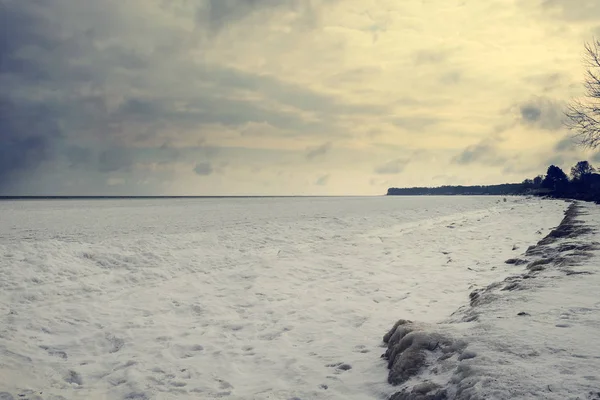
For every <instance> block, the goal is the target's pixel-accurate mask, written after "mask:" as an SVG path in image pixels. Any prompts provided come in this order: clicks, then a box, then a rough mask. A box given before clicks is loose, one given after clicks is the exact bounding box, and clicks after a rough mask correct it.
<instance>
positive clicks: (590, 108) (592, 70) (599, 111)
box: [566, 39, 600, 148]
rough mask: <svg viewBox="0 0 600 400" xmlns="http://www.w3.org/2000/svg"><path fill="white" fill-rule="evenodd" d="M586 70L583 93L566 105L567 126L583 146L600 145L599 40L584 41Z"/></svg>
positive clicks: (593, 146) (594, 146)
mask: <svg viewBox="0 0 600 400" xmlns="http://www.w3.org/2000/svg"><path fill="white" fill-rule="evenodd" d="M585 50H586V64H587V71H586V74H585V79H584V86H585V95H584V99H582V100H574V101H573V102H572V103H571V104H570V105H569V107H568V110H567V113H566V116H567V126H568V127H569V129H571V130H572V131H573V132H575V137H576V138H577V139H578V141H579V144H581V145H583V146H585V147H591V148H596V147H598V146H599V145H600V41H599V40H596V39H594V41H593V42H592V43H591V44H590V43H586V45H585Z"/></svg>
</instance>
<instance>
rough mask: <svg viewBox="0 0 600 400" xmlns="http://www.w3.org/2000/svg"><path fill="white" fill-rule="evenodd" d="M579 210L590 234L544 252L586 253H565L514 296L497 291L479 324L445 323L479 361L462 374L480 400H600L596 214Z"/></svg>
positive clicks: (589, 207)
mask: <svg viewBox="0 0 600 400" xmlns="http://www.w3.org/2000/svg"><path fill="white" fill-rule="evenodd" d="M577 204H578V206H579V207H580V208H581V214H580V215H578V216H577V218H576V219H577V220H579V221H581V222H583V224H584V225H583V226H584V227H588V228H591V229H592V230H593V231H591V232H587V233H585V234H583V235H580V236H576V237H573V238H562V239H558V240H556V242H555V243H552V244H550V245H548V248H554V249H557V248H559V249H560V247H561V246H566V245H569V246H572V245H580V246H581V245H584V247H585V246H590V247H591V249H590V250H586V251H579V254H578V251H576V250H575V251H562V252H561V253H559V254H558V256H559V257H552V258H553V259H552V262H551V263H547V264H544V268H545V269H544V270H542V271H540V272H539V273H536V274H535V276H534V277H532V278H529V279H524V280H517V281H516V282H518V285H519V286H518V288H517V290H500V291H497V292H496V293H494V294H493V301H489V302H485V304H482V305H480V306H477V307H476V308H477V314H478V320H477V321H474V322H470V323H458V324H454V323H452V322H451V321H449V322H450V324H451V325H452V327H453V329H454V331H453V332H454V334H455V336H456V337H460V338H462V339H465V340H466V341H467V342H469V350H471V351H473V352H474V353H475V354H477V356H476V357H475V358H473V359H470V360H468V361H466V362H464V366H465V367H466V368H464V369H465V370H466V371H468V372H467V375H470V376H471V378H470V379H471V382H469V385H473V387H474V389H475V390H474V392H475V393H477V395H478V396H479V398H483V399H490V400H492V399H548V400H566V399H573V400H574V399H581V400H582V399H589V400H592V399H595V400H598V399H600V336H599V334H600V295H599V293H600V292H599V288H600V274H599V272H600V271H599V270H600V258H599V257H598V255H599V253H598V250H600V246H599V245H600V232H599V231H598V228H600V207H599V206H598V205H596V204H592V203H583V202H578V203H577ZM544 257H545V256H544ZM563 257H566V259H563ZM569 257H571V258H570V259H569ZM531 259H532V258H531V257H530V260H531ZM533 259H539V257H537V258H536V257H534V258H533ZM549 259H550V258H544V260H549ZM523 270H524V268H520V269H519V268H516V269H515V271H514V272H516V273H520V272H522V271H523ZM466 310H467V308H465V309H464V310H459V312H457V313H456V314H455V316H454V317H453V318H456V317H457V316H460V315H461V314H462V313H463V311H466ZM422 378H423V377H421V379H422Z"/></svg>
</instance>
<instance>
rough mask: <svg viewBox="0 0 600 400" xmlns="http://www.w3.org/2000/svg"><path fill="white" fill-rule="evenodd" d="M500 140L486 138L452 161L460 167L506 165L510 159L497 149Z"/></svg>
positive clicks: (468, 147)
mask: <svg viewBox="0 0 600 400" xmlns="http://www.w3.org/2000/svg"><path fill="white" fill-rule="evenodd" d="M499 140H500V139H498V138H495V137H494V138H486V139H484V140H483V141H481V142H480V143H478V144H474V145H471V146H467V147H466V148H465V149H464V150H463V151H462V152H460V153H459V154H458V155H457V156H455V157H454V158H453V159H452V163H454V164H458V165H471V164H482V165H491V166H499V165H503V164H504V163H506V162H507V161H508V160H509V158H508V157H506V156H504V155H503V154H501V153H500V151H499V150H498V148H497V143H498V142H499Z"/></svg>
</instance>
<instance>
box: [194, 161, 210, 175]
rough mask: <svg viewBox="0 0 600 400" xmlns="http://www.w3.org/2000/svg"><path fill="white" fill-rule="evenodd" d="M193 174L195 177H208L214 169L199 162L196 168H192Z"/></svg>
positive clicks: (205, 163)
mask: <svg viewBox="0 0 600 400" xmlns="http://www.w3.org/2000/svg"><path fill="white" fill-rule="evenodd" d="M194 172H195V173H196V175H200V176H208V175H211V174H212V173H213V172H214V169H213V167H212V165H211V164H210V163H207V162H201V163H197V164H196V166H195V167H194Z"/></svg>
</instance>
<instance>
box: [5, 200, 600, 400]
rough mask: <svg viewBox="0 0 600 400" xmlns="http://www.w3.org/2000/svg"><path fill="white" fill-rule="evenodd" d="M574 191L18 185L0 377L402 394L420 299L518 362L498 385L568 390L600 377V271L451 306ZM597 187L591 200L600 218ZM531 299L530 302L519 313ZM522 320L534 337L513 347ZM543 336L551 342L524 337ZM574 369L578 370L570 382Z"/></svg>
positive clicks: (89, 391) (72, 389) (108, 385)
mask: <svg viewBox="0 0 600 400" xmlns="http://www.w3.org/2000/svg"><path fill="white" fill-rule="evenodd" d="M567 206H568V204H567V203H565V202H562V201H545V200H540V199H525V198H518V197H509V198H508V200H507V201H506V202H504V201H502V198H498V197H416V198H392V197H382V198H270V199H202V200H198V199H180V200H101V201H99V200H96V201H82V200H69V201H4V202H0V221H1V222H0V393H2V392H3V393H4V395H6V396H8V394H9V393H10V394H11V395H12V396H14V398H32V399H33V398H36V397H35V396H39V397H38V398H42V399H59V398H66V399H72V398H81V399H171V398H173V399H175V398H177V399H180V398H190V399H192V398H193V399H216V398H226V399H284V400H286V399H303V400H306V399H384V398H387V397H389V396H390V395H391V394H393V393H396V392H397V391H398V390H399V388H398V387H393V386H391V385H389V384H388V383H387V369H386V362H385V360H382V359H381V358H380V355H381V354H382V353H383V352H384V351H385V348H383V347H382V342H381V337H382V335H383V334H384V333H385V332H386V331H387V330H388V329H389V328H390V327H391V325H392V324H393V323H394V322H395V321H396V320H398V319H400V318H405V319H410V320H414V321H419V322H420V323H423V324H429V325H431V326H438V325H440V326H442V325H447V326H452V328H451V330H452V333H453V334H455V335H457V336H460V337H464V338H465V339H467V341H468V342H469V349H472V351H474V352H475V353H477V357H475V358H473V359H469V360H465V362H466V363H471V364H473V367H477V366H478V365H479V367H480V369H481V370H482V371H483V370H485V368H489V367H486V366H489V365H506V366H507V367H506V368H504V367H503V368H497V369H494V370H490V371H491V372H490V371H488V372H489V373H488V375H486V376H492V375H494V374H495V375H494V376H493V377H492V379H497V381H498V382H499V383H498V385H500V384H501V383H502V379H505V377H506V376H509V375H510V374H516V375H514V376H511V381H510V382H509V383H508V384H510V385H513V386H515V385H516V384H515V380H518V379H521V377H523V378H522V379H537V381H536V382H537V384H536V385H537V386H532V387H533V388H534V389H535V390H538V391H541V390H542V389H543V390H545V392H543V394H542V396H541V397H538V398H556V399H559V398H561V399H562V398H569V397H568V396H567V397H564V396H563V397H560V395H561V394H562V395H564V394H569V393H575V392H576V391H577V390H579V389H578V388H582V387H584V386H585V385H588V386H589V385H590V384H592V385H593V384H595V382H594V379H592V378H593V377H595V376H596V373H595V372H594V371H592V370H591V368H598V367H600V364H599V363H598V357H600V352H599V351H598V341H597V340H596V341H595V340H594V338H593V336H585V335H588V334H589V332H591V330H590V329H591V327H594V328H595V329H597V327H598V321H600V316H599V313H598V311H599V310H598V308H599V307H600V303H598V301H600V300H596V299H594V293H593V292H590V290H591V289H590V288H591V287H592V286H591V285H594V284H595V285H596V287H598V284H599V283H600V281H599V278H596V275H595V274H592V275H583V274H572V275H568V276H567V275H564V274H563V275H561V276H560V277H558V278H557V279H553V278H550V277H548V279H547V280H544V279H542V278H540V279H537V281H540V282H542V283H539V285H538V286H537V287H534V288H531V289H530V290H523V291H506V292H505V293H507V296H512V297H514V298H512V297H510V298H508V297H507V300H502V301H499V302H491V303H490V304H487V305H485V307H487V308H486V311H485V312H482V313H481V314H482V315H484V316H483V317H481V318H480V319H479V320H478V321H471V322H457V321H453V322H452V321H451V322H449V320H451V319H452V318H455V319H456V318H458V316H459V315H460V314H461V313H462V311H461V307H464V306H465V304H468V302H469V296H468V295H469V293H470V292H472V291H473V290H475V289H483V288H486V287H488V286H489V285H490V284H491V283H493V282H498V281H502V280H504V279H505V278H506V277H507V276H509V275H512V274H515V273H517V272H518V271H522V270H524V269H525V266H523V265H521V266H516V265H512V264H506V263H504V261H505V260H506V259H509V258H511V257H520V256H522V255H523V253H524V252H525V251H526V249H527V248H528V247H529V246H530V245H533V244H535V243H536V242H538V241H539V240H540V239H541V238H543V237H544V236H545V235H546V234H548V232H549V231H550V229H551V228H553V227H556V226H557V225H558V224H559V222H560V221H561V219H562V218H563V211H564V210H565V209H566V208H567ZM586 207H588V214H587V215H585V216H582V217H581V218H586V219H588V220H589V223H590V224H596V225H598V224H600V213H599V212H598V211H596V209H595V208H594V207H595V206H586ZM589 235H593V234H592V233H590V234H589ZM590 240H591V239H590ZM598 240H599V241H600V239H598ZM587 262H588V263H593V261H587ZM581 268H584V267H581ZM584 269H585V268H584ZM589 270H590V268H587V269H586V271H588V272H589ZM592 272H593V271H592ZM547 274H552V273H551V272H547ZM546 281H547V282H549V283H548V284H545V282H546ZM558 293H559V294H560V296H559V295H557V294H558ZM524 296H529V297H528V298H527V299H524ZM525 300H526V301H525ZM536 304H539V305H543V306H545V307H547V308H543V310H545V311H543V312H540V310H542V308H539V307H538V308H536V307H537V306H536ZM590 304H592V305H590ZM517 307H518V309H517ZM488 308H489V309H488ZM457 310H459V311H458V312H457ZM519 311H523V312H526V313H527V314H530V316H529V317H526V316H519V317H518V318H519V319H516V318H517V317H516V316H515V317H514V318H513V317H512V316H513V314H516V313H517V312H519ZM453 313H454V316H453ZM508 315H510V316H511V318H510V319H509V318H508ZM497 317H499V318H497ZM565 321H567V322H565ZM564 325H568V326H569V327H563V326H564ZM546 328H549V329H546ZM550 328H551V329H550ZM449 329H450V328H449ZM578 330H580V331H578ZM533 331H535V332H538V333H536V335H538V336H535V335H534V336H532V335H531V332H533ZM574 331H576V333H568V332H574ZM567 334H569V335H571V336H570V337H571V338H572V339H573V338H574V339H573V340H572V341H570V342H569V343H566V344H565V343H562V344H560V345H559V344H557V345H556V346H554V350H555V351H554V352H553V353H552V354H550V353H548V352H546V351H545V349H547V348H549V347H544V346H549V345H548V342H549V341H551V337H554V338H556V337H560V335H567ZM594 334H595V331H594ZM510 335H514V336H515V338H516V339H518V343H519V344H520V346H522V347H521V348H519V350H518V351H516V350H514V348H511V349H512V350H511V349H508V348H500V347H498V345H497V344H498V343H505V342H506V338H507V336H510ZM580 335H581V336H580ZM481 337H485V340H479V338H481ZM530 337H531V339H530V340H529V339H526V338H530ZM581 338H586V339H585V342H587V343H589V344H588V345H584V344H582V343H583V341H584V340H583V339H581ZM575 339H576V340H575ZM528 340H529V341H528ZM494 346H496V347H494ZM528 346H529V347H530V348H529V347H528ZM569 346H571V347H569ZM578 346H579V347H578ZM584 347H585V348H584ZM525 348H527V351H529V352H530V353H532V354H533V353H534V352H537V353H539V354H540V357H538V360H539V361H535V360H534V359H533V358H531V357H530V358H531V360H530V359H529V358H527V357H521V355H522V354H524V353H523V352H525V351H526V350H525ZM513 350H514V351H513ZM511 351H512V352H511ZM578 355H581V356H585V357H588V358H585V357H578ZM511 357H512V358H511ZM593 357H596V358H593ZM585 368H588V370H587V372H585V373H584V374H579V371H580V369H581V371H583V370H585ZM546 369H547V370H548V373H545V372H544V371H545V370H546ZM523 371H525V372H523ZM561 371H563V372H564V373H563V372H561ZM568 371H570V372H573V373H574V374H575V376H576V378H574V377H573V375H569V376H570V379H571V381H572V383H571V384H567V383H564V384H563V383H560V382H563V381H561V380H560V379H559V378H561V377H564V376H567V375H565V374H567V373H568ZM503 374H504V375H503ZM519 374H520V375H519ZM523 374H525V375H523ZM481 376H482V379H481V380H479V381H478V382H479V385H480V386H481V385H483V384H482V383H481V382H484V379H483V376H484V374H483V373H482V375H481ZM549 377H551V378H552V382H553V386H551V387H550V388H548V387H547V385H545V381H544V379H548V378H549ZM415 379H416V380H418V379H421V380H422V379H424V378H423V377H417V378H415ZM565 382H566V381H565ZM590 382H591V383H590ZM413 383H414V382H413ZM543 385H545V386H543ZM517 386H518V385H517ZM523 387H525V386H523ZM494 390H495V392H494V394H493V395H494V396H498V397H497V398H511V397H502V396H508V395H510V393H508V392H506V393H504V392H502V390H501V388H495V389H494ZM548 390H551V391H548ZM480 392H481V393H484V391H483V389H481V390H480ZM490 393H491V392H490ZM507 393H508V394H507ZM538 393H540V392H538ZM586 393H587V392H586ZM20 394H23V395H24V396H22V397H18V396H19V395H20ZM521 394H522V395H523V396H524V397H526V395H530V396H532V398H534V397H535V394H536V393H529V394H526V393H525V392H523V393H521ZM551 396H555V397H551ZM556 396H559V397H556ZM0 398H2V397H0ZM489 398H494V397H489ZM514 398H518V397H514ZM574 398H575V397H574ZM582 398H585V397H582Z"/></svg>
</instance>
